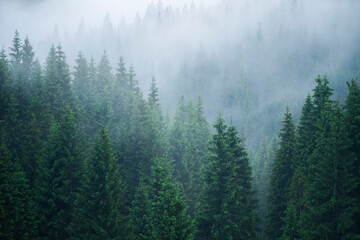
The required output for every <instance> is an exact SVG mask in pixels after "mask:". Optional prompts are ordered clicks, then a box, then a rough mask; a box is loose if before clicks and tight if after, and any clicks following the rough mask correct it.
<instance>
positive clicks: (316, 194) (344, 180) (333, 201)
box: [301, 101, 359, 239]
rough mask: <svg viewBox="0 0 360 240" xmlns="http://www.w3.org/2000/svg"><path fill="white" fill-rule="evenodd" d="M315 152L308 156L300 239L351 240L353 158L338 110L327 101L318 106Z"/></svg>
mask: <svg viewBox="0 0 360 240" xmlns="http://www.w3.org/2000/svg"><path fill="white" fill-rule="evenodd" d="M321 108H322V110H321V115H320V116H321V118H320V120H319V122H318V125H317V126H318V129H319V130H318V131H317V132H316V148H315V149H314V151H313V153H312V156H311V163H312V165H311V166H310V168H311V169H312V173H313V174H312V175H309V176H307V177H308V183H310V184H309V186H308V188H309V189H308V192H309V194H308V196H307V199H306V204H307V208H306V211H305V212H304V222H305V224H304V227H303V229H302V232H301V234H302V235H301V237H302V238H306V239H343V238H347V239H353V237H354V236H353V235H352V233H351V231H350V229H351V228H352V226H353V224H354V222H353V220H352V217H353V214H354V212H355V210H356V209H355V203H356V199H355V198H354V197H352V196H351V195H350V193H351V192H352V191H353V190H354V189H355V188H356V187H357V186H358V181H359V179H358V178H357V177H356V176H355V175H354V166H355V165H354V162H355V159H356V158H355V155H354V154H353V152H351V151H350V148H351V142H350V140H349V138H348V135H347V133H346V129H345V124H344V118H343V115H342V113H341V110H340V108H339V107H337V106H336V105H335V106H334V104H333V103H332V102H330V101H327V102H324V103H323V105H322V106H321Z"/></svg>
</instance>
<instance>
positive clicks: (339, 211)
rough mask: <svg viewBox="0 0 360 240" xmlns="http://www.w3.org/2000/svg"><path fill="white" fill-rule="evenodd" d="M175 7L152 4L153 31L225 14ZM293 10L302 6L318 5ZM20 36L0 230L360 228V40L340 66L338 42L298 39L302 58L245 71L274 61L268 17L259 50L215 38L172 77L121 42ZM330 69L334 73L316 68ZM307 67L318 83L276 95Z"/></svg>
mask: <svg viewBox="0 0 360 240" xmlns="http://www.w3.org/2000/svg"><path fill="white" fill-rule="evenodd" d="M300 2H301V1H300ZM0 4H1V2H0ZM37 4H41V3H37ZM161 4H162V3H161V2H159V3H158V5H157V6H156V7H155V5H154V4H152V5H150V6H149V7H148V12H147V13H146V14H145V17H144V19H143V20H142V23H143V26H142V28H140V29H142V30H144V29H146V30H147V31H149V30H151V29H152V28H151V27H149V26H147V27H146V21H149V22H151V21H152V20H154V19H152V20H151V18H150V17H149V16H150V15H151V13H154V12H152V10H153V11H155V14H153V15H154V16H155V18H158V19H157V20H156V21H159V22H157V24H159V25H158V26H160V27H164V26H165V22H166V21H165V20H164V19H168V20H169V19H172V20H173V21H174V22H176V21H178V20H179V19H181V16H182V15H181V14H185V13H186V14H190V15H191V11H192V10H193V11H198V12H201V13H203V14H205V13H208V12H211V8H209V9H210V10H209V9H208V10H206V9H203V8H204V6H203V7H199V9H198V10H196V9H195V10H194V9H192V10H191V7H190V10H188V9H186V10H184V9H183V10H182V11H183V12H181V11H180V12H179V11H174V12H172V10H171V8H166V11H165V10H164V9H165V8H163V6H162V5H161ZM227 4H231V1H228V2H227ZM282 6H283V8H286V6H285V7H284V5H282ZM289 6H290V7H291V9H292V10H291V11H294V15H296V13H295V12H296V11H300V12H301V11H302V10H301V9H302V8H304V6H303V4H302V3H298V1H293V2H292V3H291V5H289ZM193 8H194V7H193ZM154 9H155V10H154ZM159 9H162V10H164V11H165V12H161V11H160V10H159ZM299 9H300V10H299ZM156 11H159V12H158V14H159V15H158V16H156V14H157V13H156ZM207 11H208V12H207ZM226 11H231V10H226ZM274 11H275V10H274ZM276 11H284V10H283V9H282V10H279V9H276ZM276 11H275V12H276ZM0 12H1V11H0ZM189 12H190V13H189ZM160 13H162V14H163V15H161V16H162V18H161V19H163V20H164V25H162V22H161V21H163V20H159V19H160ZM165 13H166V14H165ZM175 13H176V14H175ZM172 14H173V15H172ZM209 14H210V13H209ZM195 15H196V14H195ZM195 15H194V16H195ZM170 16H172V17H173V18H171V17H170ZM204 16H205V15H204ZM206 16H207V17H209V16H210V15H206ZM206 16H205V17H204V18H205V19H207V20H206V21H208V20H209V18H207V17H206ZM108 18H109V16H107V17H106V19H107V20H106V21H109V19H108ZM137 18H139V16H137ZM149 19H150V20H149ZM176 19H177V20H176ZM0 20H1V19H0ZM138 21H140V20H139V19H138ZM174 22H171V23H170V24H175V23H174ZM152 23H153V22H152ZM137 24H140V23H139V22H136V21H135V28H134V29H135V30H136V29H137V30H139V28H137V27H138V25H137ZM166 24H169V23H168V22H167V23H166ZM110 25H111V24H110ZM110 25H107V26H108V27H109V26H110ZM0 26H2V25H1V21H0ZM136 26H137V27H136ZM151 26H152V27H153V25H151ZM129 28H130V27H129ZM134 29H133V30H134ZM135 30H134V31H135ZM153 30H154V29H153ZM94 31H95V30H94ZM97 31H98V30H97ZM144 31H145V30H144ZM154 31H160V30H159V29H157V30H156V29H155V30H154ZM284 31H285V32H286V33H279V34H285V35H284V36H286V37H285V38H287V37H290V36H301V37H302V38H303V39H307V38H308V35H307V34H304V35H302V33H301V34H300V33H294V32H293V33H291V30H289V29H287V30H284ZM301 31H303V30H301ZM304 31H305V30H304ZM13 32H14V34H13V36H12V37H10V39H11V43H10V45H9V47H8V48H4V47H3V49H2V51H1V53H0V239H4V240H8V239H9V240H10V239H11V240H15V239H16V240H17V239H39V240H40V239H54V240H57V239H61V240H63V239H69V240H70V239H71V240H75V239H104V240H107V239H109V240H110V239H137V240H146V239H147V240H150V239H153V240H157V239H159V240H161V239H164V240H175V239H179V240H187V239H203V240H212V239H214V240H215V239H219V240H220V239H228V240H247V239H249V240H251V239H254V240H255V239H256V240H296V239H299V240H300V239H307V240H310V239H314V240H318V239H324V240H339V239H344V240H356V239H360V82H359V80H358V79H357V77H359V76H360V65H358V64H359V63H360V61H359V59H360V49H359V48H355V50H354V51H353V52H354V53H353V55H351V57H349V59H351V60H353V62H352V63H351V64H349V60H348V59H346V60H344V61H343V60H340V59H337V60H338V61H339V63H338V65H337V67H336V69H335V70H334V68H335V67H334V66H335V65H334V63H335V62H336V61H335V60H333V58H332V57H331V56H335V55H336V54H335V53H334V52H332V51H331V49H330V48H325V47H324V48H323V49H321V50H319V49H320V48H321V47H318V48H317V47H314V45H316V46H318V45H317V43H322V41H321V40H314V42H313V44H314V45H312V44H310V45H309V46H310V47H309V49H307V47H308V46H303V47H304V49H305V48H306V49H307V50H309V51H310V52H309V53H306V54H310V55H311V56H312V57H311V61H310V60H306V59H307V57H308V56H307V55H306V54H305V53H304V52H301V51H295V53H296V54H298V55H297V57H299V56H300V57H299V58H298V59H297V58H296V56H295V55H294V56H292V57H293V58H291V59H292V60H291V61H290V60H289V59H290V58H287V60H288V61H287V63H286V64H285V63H284V64H285V65H281V66H282V67H283V66H286V67H284V68H282V67H279V69H277V70H274V71H273V72H277V73H276V74H277V75H276V76H273V75H272V76H269V79H268V80H264V79H263V80H262V81H264V82H265V81H270V82H266V83H264V86H262V87H258V85H257V84H258V83H261V81H260V80H259V79H258V78H259V77H260V78H262V76H265V75H266V74H267V73H270V72H272V70H271V71H270V70H269V69H265V70H264V71H263V72H262V69H261V68H259V69H257V67H255V66H253V67H254V68H255V69H256V71H259V72H262V73H259V74H258V75H257V74H255V72H256V71H253V70H246V67H249V66H250V64H257V63H258V61H259V66H263V67H264V66H266V64H264V62H261V61H260V59H261V58H262V57H260V55H262V54H264V55H266V56H265V57H264V59H270V58H269V56H270V55H269V53H265V52H262V50H263V49H265V46H266V45H267V44H269V42H271V41H274V40H269V39H270V38H268V39H266V37H267V34H268V33H267V32H266V30H265V31H264V32H262V30H261V27H260V24H258V26H257V27H256V28H255V35H254V36H255V38H251V36H250V35H251V33H249V34H250V35H248V37H249V36H250V37H249V38H251V39H250V40H249V39H248V40H249V41H250V42H253V40H254V42H253V44H255V45H253V46H250V45H248V46H250V48H251V49H252V50H254V49H257V50H259V52H257V53H255V52H253V51H252V50H251V51H250V50H244V52H245V53H247V54H249V53H251V52H253V53H254V55H255V56H252V57H251V60H249V59H250V58H248V59H247V61H246V63H245V62H244V63H241V61H240V60H239V59H240V58H242V57H239V58H238V59H237V60H234V59H230V60H229V59H227V60H226V61H225V60H224V61H223V59H222V60H221V57H220V60H216V56H213V57H209V58H208V57H206V56H205V55H206V54H205V53H204V52H205V51H206V50H205V48H206V47H208V46H207V45H206V43H205V44H204V46H202V47H201V48H204V49H202V50H201V52H202V54H203V55H201V54H200V55H201V56H202V57H201V59H200V60H199V59H198V60H196V61H195V65H194V66H191V62H189V63H187V64H183V65H182V66H180V67H179V75H177V76H175V77H174V78H175V80H169V82H171V81H178V82H177V83H176V84H175V85H174V86H172V87H170V86H168V87H164V86H165V85H164V82H163V81H161V82H162V83H161V84H160V85H159V83H158V82H159V81H158V79H157V76H156V75H157V74H156V70H154V72H153V73H152V74H149V75H147V74H145V73H147V70H143V69H140V70H139V71H140V72H141V74H138V73H137V71H138V70H137V65H136V64H133V62H132V60H127V59H126V58H125V57H121V55H122V52H121V51H119V52H118V51H115V50H114V49H116V47H114V46H111V45H112V44H113V42H112V41H110V40H111V39H110V40H109V46H110V47H109V48H110V49H111V50H112V51H109V52H107V51H106V50H102V51H101V54H100V55H99V56H98V57H92V56H91V53H90V57H88V56H89V53H87V52H85V51H84V52H83V51H80V50H79V49H78V50H77V54H76V56H75V57H74V58H73V59H72V58H70V59H69V58H68V57H67V56H68V55H67V53H66V50H65V47H63V45H62V44H61V42H57V43H56V42H53V43H52V44H51V45H50V47H49V48H48V49H47V54H46V56H45V57H44V58H43V59H41V58H38V57H37V54H36V51H37V49H40V50H39V51H42V50H41V49H42V47H41V44H34V45H33V43H32V41H31V39H30V38H29V37H28V36H26V33H20V32H19V31H18V30H15V29H14V30H13ZM129 32H131V31H130V30H129ZM145 32H146V31H145ZM93 33H94V32H93ZM23 34H25V35H24V36H26V37H22V36H23ZM107 34H109V33H106V34H105V36H108V37H109V36H113V35H107ZM138 34H140V33H138ZM142 34H143V33H142ZM90 35H91V34H89V36H90ZM140 35H141V34H140ZM140 35H139V36H140ZM114 36H116V34H115V35H114ZM356 36H357V37H359V36H360V32H359V34H358V35H356ZM110 38H111V37H110ZM281 39H282V40H284V39H283V37H281ZM359 39H360V38H359ZM143 40H144V41H145V40H146V38H145V39H143ZM69 41H70V40H69V39H65V42H69ZM82 41H84V45H85V42H86V41H85V39H82ZM138 41H139V40H138ZM169 41H170V40H169ZM339 41H340V40H339ZM89 42H91V41H90V40H89V41H88V42H86V48H85V50H86V49H89V48H90V49H91V45H89ZM129 42H131V41H129ZM129 42H126V41H123V43H124V45H126V44H129ZM136 43H137V42H136V41H135V42H134V43H133V44H134V46H133V48H134V49H135V48H136V47H135V46H136ZM334 44H335V43H334ZM140 45H141V44H140ZM244 45H246V44H244ZM340 45H341V44H339V46H340ZM39 46H40V47H39ZM126 46H130V45H126ZM141 46H144V45H141ZM329 46H330V45H329ZM333 46H335V45H333ZM102 47H103V49H106V48H107V46H106V44H105V45H104V46H102ZM327 47H328V46H327ZM94 48H95V46H94ZM120 49H121V48H120ZM261 49H262V50H261ZM143 50H144V49H143ZM126 51H131V49H130V50H126ZM126 51H125V55H127V53H126ZM137 51H139V49H135V50H134V52H137ZM144 51H145V50H144ZM149 51H150V50H149ZM164 51H165V50H164ZM344 51H345V50H344ZM140 52H141V51H140ZM150 52H151V51H150ZM240 52H241V51H240ZM300 52H301V53H300ZM339 52H341V51H340V50H339ZM72 54H73V53H70V55H72ZM147 54H148V53H147ZM226 54H227V53H223V55H221V56H222V57H224V56H225V55H226ZM233 54H235V55H236V56H237V55H242V54H241V53H239V52H238V51H234V53H233ZM281 54H285V53H281ZM281 54H280V53H279V56H280V55H281ZM291 54H293V53H291ZM94 55H95V56H97V55H96V54H94ZM112 55H115V56H112ZM313 55H316V56H315V57H314V56H313ZM144 56H146V57H147V55H146V54H144ZM281 56H282V55H281ZM336 56H340V55H336ZM342 57H343V58H345V57H344V56H342ZM144 58H145V57H144ZM279 58H280V57H279ZM114 59H116V60H115V61H114ZM204 59H206V60H204ZM244 59H246V57H244ZM296 59H297V60H296ZM144 61H145V60H144ZM217 61H218V62H217ZM222 61H223V62H222ZM135 62H136V61H135ZM216 62H217V63H216ZM220 62H222V63H224V62H230V63H232V64H234V65H233V66H231V64H229V66H226V67H224V68H222V67H221V64H220ZM297 63H301V64H297ZM143 64H144V63H141V61H140V63H139V65H140V68H143V66H144V65H143ZM269 64H270V63H269ZM312 64H315V65H316V66H314V65H312ZM145 65H146V64H145ZM180 65H181V64H180ZM235 65H237V66H238V68H236V67H235V68H234V66H235ZM320 65H321V66H322V67H320ZM279 66H280V65H279ZM323 66H326V67H328V68H329V72H330V76H329V75H327V74H326V73H323V72H318V73H316V74H313V73H314V71H316V70H318V69H323ZM163 67H164V68H169V69H172V68H171V67H170V66H169V65H167V66H163ZM164 68H160V69H163V70H161V71H160V73H158V75H160V78H161V79H162V78H163V77H164V76H165V75H166V74H165V72H167V71H166V70H164ZM191 69H193V70H191ZM234 69H236V70H234ZM239 69H240V70H239ZM169 71H170V70H169ZM280 71H283V72H280ZM220 72H221V73H220ZM139 75H140V76H141V77H139ZM144 76H146V78H148V80H143V79H142V77H144ZM167 76H171V74H170V73H168V75H167ZM209 76H210V77H209ZM252 78H254V79H255V80H253V81H252ZM305 78H306V79H308V78H311V88H310V91H309V92H308V94H304V95H303V96H302V97H299V95H300V94H299V92H301V93H302V92H303V91H300V90H298V91H296V93H294V96H293V97H294V99H292V98H291V95H292V94H291V92H290V93H287V94H285V95H282V96H280V97H279V96H278V95H277V94H278V93H279V92H280V90H279V91H274V92H272V91H267V92H266V93H265V89H268V88H269V86H270V85H271V84H273V85H274V87H275V86H277V87H279V88H281V84H282V85H284V86H283V88H282V90H281V91H286V90H289V89H291V90H292V91H294V92H295V89H296V88H297V87H299V86H300V85H301V83H304V84H305V80H304V82H301V80H302V79H305ZM271 79H277V80H276V81H275V80H274V81H273V82H271V81H272V80H271ZM283 79H287V80H288V82H286V81H284V82H282V83H281V84H280V85H279V82H281V81H280V80H283ZM332 82H335V84H333V83H332ZM145 83H147V84H145ZM255 83H256V84H255ZM286 83H288V84H293V85H292V86H296V87H294V88H286V86H285V85H286ZM145 85H146V86H145ZM209 85H212V87H209ZM144 86H145V87H144ZM160 86H162V87H160ZM259 88H261V89H262V90H259ZM270 90H273V89H272V88H271V89H270ZM213 93H214V94H213ZM171 94H174V96H170V95H171ZM163 95H165V96H166V97H165V98H164V97H162V96H163ZM271 97H272V98H274V99H275V98H276V100H273V101H270V100H269V99H270V98H271ZM285 97H286V98H287V99H285ZM174 99H176V101H175V102H174ZM299 99H300V100H299ZM261 100H264V101H266V102H267V103H266V104H265V103H264V106H263V105H261V104H260V103H261ZM280 102H281V103H280ZM260 105H261V106H262V107H260ZM215 108H217V109H215ZM209 112H210V113H209Z"/></svg>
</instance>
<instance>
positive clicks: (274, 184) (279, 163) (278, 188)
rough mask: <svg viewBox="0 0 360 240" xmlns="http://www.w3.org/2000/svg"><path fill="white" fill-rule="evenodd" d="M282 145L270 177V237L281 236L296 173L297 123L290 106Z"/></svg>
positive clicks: (285, 118) (285, 119)
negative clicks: (294, 120) (291, 186)
mask: <svg viewBox="0 0 360 240" xmlns="http://www.w3.org/2000/svg"><path fill="white" fill-rule="evenodd" d="M279 137H280V143H279V144H280V147H279V150H278V151H277V153H276V157H275V159H274V167H273V169H272V173H271V177H270V194H269V203H270V206H269V210H268V215H267V218H268V223H267V228H266V234H267V236H268V238H269V239H277V238H279V237H281V234H282V233H281V228H282V227H283V225H284V220H283V218H284V216H285V210H286V205H287V203H288V201H289V196H288V194H289V190H290V183H291V178H292V176H293V174H294V161H295V158H296V134H295V125H294V122H293V119H292V114H291V112H290V109H289V107H287V108H286V113H285V116H284V120H283V127H282V129H281V130H280V133H279Z"/></svg>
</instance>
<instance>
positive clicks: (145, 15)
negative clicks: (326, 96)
mask: <svg viewBox="0 0 360 240" xmlns="http://www.w3.org/2000/svg"><path fill="white" fill-rule="evenodd" d="M359 10H360V3H359V2H358V1H322V0H318V1H304V0H303V1H301V0H293V1H283V0H275V1H267V0H256V1H246V0H243V1H232V0H223V1H220V0H219V1H216V0H213V1H201V2H200V1H196V2H192V1H175V0H172V1H171V0H169V1H158V2H151V1H147V0H136V1H111V0H106V1H101V2H100V1H95V0H91V1H81V0H78V1H70V0H66V1H55V0H39V1H4V0H3V1H1V8H0V29H1V33H2V34H1V36H0V42H1V44H2V46H3V48H4V49H5V50H7V49H8V48H9V47H10V46H11V39H12V36H13V34H14V31H15V29H17V30H18V31H19V32H20V34H21V37H23V38H25V36H28V37H29V39H30V41H31V42H32V44H33V46H34V50H35V52H36V57H38V58H39V59H40V61H41V62H42V63H43V62H44V61H45V58H46V56H47V54H48V50H49V48H50V47H51V45H53V44H54V45H58V44H61V45H62V46H63V49H64V51H65V53H66V56H67V61H68V63H69V65H70V66H73V65H74V60H75V58H76V56H77V54H78V53H79V51H81V52H82V53H83V54H85V56H86V57H87V58H91V57H94V59H95V62H98V61H99V59H100V57H101V55H102V54H103V53H104V51H106V52H107V54H108V55H109V58H110V60H111V63H112V66H113V70H114V69H115V68H116V66H117V63H118V60H119V58H120V57H123V58H124V59H125V62H126V64H127V66H128V67H129V66H130V65H133V66H134V67H135V70H136V73H137V76H136V77H137V79H138V80H139V84H140V87H141V89H142V90H143V91H144V94H147V92H148V89H149V86H150V81H151V78H152V77H153V76H154V77H155V78H156V80H157V83H158V86H159V89H160V99H161V102H162V106H163V108H164V110H165V111H166V112H170V113H173V112H174V111H175V109H176V103H177V101H178V99H179V98H180V97H181V96H182V95H185V97H187V98H192V99H196V97H197V96H201V97H202V98H203V100H204V103H205V106H206V111H207V114H208V116H209V118H210V119H214V118H215V117H216V116H217V114H218V113H219V112H222V113H223V114H224V115H225V116H226V117H228V118H230V116H232V119H233V121H234V124H235V125H237V126H239V127H241V126H242V127H245V126H247V127H246V129H247V130H246V135H247V136H248V139H249V141H254V142H256V141H257V140H255V139H257V138H258V137H256V136H258V135H261V134H268V135H270V136H272V135H274V134H275V132H277V130H278V127H279V119H280V118H281V116H282V113H283V111H284V109H285V106H286V105H289V106H290V107H291V108H294V112H295V119H297V117H298V116H299V113H300V109H301V106H302V104H303V101H304V98H305V96H306V95H307V94H311V91H312V89H313V86H314V79H315V78H316V77H317V75H318V74H327V76H328V77H329V79H330V81H331V83H332V85H333V86H334V87H335V88H336V89H339V90H338V91H337V95H336V96H335V97H336V98H337V99H339V100H343V99H344V96H345V94H346V85H345V82H346V81H349V80H350V79H351V78H357V77H359V71H358V66H357V64H358V63H359V56H360V55H359V51H360V47H359V44H358V43H359V41H360V33H359V31H358V29H360V28H359V27H360V16H359V14H358V12H359ZM345 69H346V71H345ZM345 72H346V73H345ZM297 113H298V114H297ZM265 119H267V123H266V124H264V120H265ZM250 123H251V124H250ZM251 139H253V140H251Z"/></svg>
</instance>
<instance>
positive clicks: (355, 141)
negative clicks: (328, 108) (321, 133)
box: [344, 80, 360, 234]
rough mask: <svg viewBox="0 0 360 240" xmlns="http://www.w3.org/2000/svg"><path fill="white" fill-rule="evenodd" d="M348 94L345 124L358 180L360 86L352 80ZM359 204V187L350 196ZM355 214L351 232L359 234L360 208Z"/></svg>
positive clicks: (359, 159)
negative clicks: (354, 159)
mask: <svg viewBox="0 0 360 240" xmlns="http://www.w3.org/2000/svg"><path fill="white" fill-rule="evenodd" d="M348 87H349V94H348V96H347V98H346V101H345V106H344V108H345V119H344V120H345V124H346V130H347V132H348V133H349V138H350V141H351V151H352V152H353V153H354V154H355V155H356V161H355V163H354V164H355V168H354V175H355V176H356V177H357V178H360V85H359V83H358V82H357V81H355V80H352V81H351V83H348ZM351 195H352V196H353V197H355V198H356V199H357V200H356V201H357V202H358V203H360V185H358V186H357V187H356V188H355V189H354V190H353V192H352V194H351ZM357 208H358V209H357V212H356V213H355V218H354V220H355V224H354V226H353V232H355V233H356V234H360V206H359V205H358V206H357Z"/></svg>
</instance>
